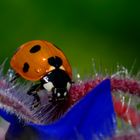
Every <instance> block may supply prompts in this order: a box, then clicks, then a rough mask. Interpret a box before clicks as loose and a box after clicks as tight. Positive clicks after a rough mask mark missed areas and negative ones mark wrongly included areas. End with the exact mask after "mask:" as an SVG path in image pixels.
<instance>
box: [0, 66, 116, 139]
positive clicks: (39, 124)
mask: <svg viewBox="0 0 140 140" xmlns="http://www.w3.org/2000/svg"><path fill="white" fill-rule="evenodd" d="M2 67H3V66H1V69H0V70H1V72H0V115H1V116H2V117H3V118H4V119H5V120H7V121H8V122H9V123H10V126H9V129H8V131H7V133H6V136H5V137H6V139H7V140H11V139H12V140H16V139H17V140H23V139H28V140H46V139H48V140H66V139H67V140H92V139H93V140H94V139H99V140H101V139H105V138H110V137H112V136H113V135H114V133H115V129H116V117H115V113H114V108H113V102H112V96H111V86H110V80H109V79H106V80H103V81H102V82H101V81H100V82H99V81H98V82H96V84H95V85H96V86H93V85H92V87H90V86H89V85H88V84H87V83H86V82H85V84H84V86H83V85H81V84H79V83H75V84H74V85H73V86H72V88H71V90H70V93H69V99H68V100H67V101H66V102H65V103H60V104H55V105H54V104H51V103H50V102H48V100H47V97H46V96H44V94H42V100H41V101H42V104H41V106H40V107H39V108H37V109H33V108H32V101H33V98H32V97H30V96H29V95H27V94H26V92H27V91H28V89H29V88H30V84H26V85H23V84H17V83H10V82H9V77H10V76H9V75H8V76H3V75H2ZM10 74H11V73H10ZM97 83H98V84H97ZM83 87H84V89H83ZM45 92H46V91H45ZM40 94H41V93H40ZM45 95H47V94H46V93H45Z"/></svg>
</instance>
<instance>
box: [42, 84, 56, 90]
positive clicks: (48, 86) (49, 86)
mask: <svg viewBox="0 0 140 140" xmlns="http://www.w3.org/2000/svg"><path fill="white" fill-rule="evenodd" d="M43 87H44V88H45V89H46V90H47V91H48V92H50V91H52V88H54V85H53V83H52V82H48V83H45V84H43Z"/></svg>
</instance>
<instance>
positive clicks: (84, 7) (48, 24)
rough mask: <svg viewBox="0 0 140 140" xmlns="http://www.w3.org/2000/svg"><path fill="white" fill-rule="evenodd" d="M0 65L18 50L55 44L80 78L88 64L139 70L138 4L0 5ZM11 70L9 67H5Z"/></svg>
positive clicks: (18, 0)
mask: <svg viewBox="0 0 140 140" xmlns="http://www.w3.org/2000/svg"><path fill="white" fill-rule="evenodd" d="M0 33H1V39H0V62H1V63H2V62H3V60H4V59H5V58H6V57H8V58H9V59H8V60H10V58H11V56H12V55H13V53H14V51H15V50H16V48H17V47H19V46H20V45H21V44H23V43H25V42H27V41H30V40H34V39H43V40H48V41H50V42H53V43H54V44H56V45H57V46H58V47H60V48H61V49H62V50H63V51H64V52H65V54H66V55H67V57H68V59H69V61H70V63H71V65H72V67H73V69H77V70H78V71H79V72H80V73H81V74H85V72H87V73H88V72H89V73H90V71H91V70H92V58H94V59H95V61H96V63H97V65H99V66H102V67H103V69H105V68H107V69H109V70H111V69H114V68H115V67H116V65H117V64H122V65H124V66H125V67H127V68H128V69H130V68H131V67H132V64H133V62H134V61H135V60H136V64H135V71H137V70H139V69H140V2H139V1H135V0H134V1H126V0H117V1H113V0H106V1H105V0H61V1H60V0H52V1H51V0H1V1H0ZM8 66H9V64H8V63H7V67H8Z"/></svg>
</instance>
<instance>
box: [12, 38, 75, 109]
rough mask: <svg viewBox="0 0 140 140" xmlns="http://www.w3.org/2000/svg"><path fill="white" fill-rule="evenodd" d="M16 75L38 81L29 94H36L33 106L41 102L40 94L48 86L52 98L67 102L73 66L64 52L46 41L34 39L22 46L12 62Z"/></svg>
mask: <svg viewBox="0 0 140 140" xmlns="http://www.w3.org/2000/svg"><path fill="white" fill-rule="evenodd" d="M10 65H11V68H12V69H13V70H14V71H15V73H16V75H19V76H21V77H22V78H24V79H26V80H29V81H34V82H36V81H39V83H38V84H35V85H33V86H32V87H31V88H30V89H29V91H28V92H27V94H29V95H32V96H34V102H33V105H34V106H38V105H39V104H40V98H39V95H38V94H37V93H38V91H39V90H41V89H45V90H47V93H48V94H49V93H51V94H50V95H51V96H50V101H51V102H59V101H64V100H66V99H67V97H68V92H69V89H70V87H71V84H72V69H71V66H70V64H69V62H68V60H67V58H66V56H65V55H64V53H63V52H62V51H61V50H60V49H59V48H58V47H56V46H55V45H53V44H52V43H50V42H48V41H44V40H33V41H30V42H27V43H25V44H23V45H21V46H20V47H19V49H18V50H17V51H16V53H15V54H14V55H13V57H12V58H11V61H10Z"/></svg>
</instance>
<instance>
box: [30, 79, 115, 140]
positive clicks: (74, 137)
mask: <svg viewBox="0 0 140 140" xmlns="http://www.w3.org/2000/svg"><path fill="white" fill-rule="evenodd" d="M110 91H111V87H110V80H109V79H106V80H104V81H103V82H102V83H101V84H99V85H98V86H97V87H96V88H95V89H93V90H92V91H90V92H89V93H88V94H87V95H86V96H85V97H83V99H81V100H80V101H79V102H78V103H77V104H75V105H74V106H73V107H72V108H71V109H70V110H69V112H68V113H67V114H66V115H64V117H63V118H61V119H60V120H58V121H57V122H55V123H53V124H51V125H46V126H41V125H40V126H39V125H33V126H32V127H33V128H35V130H36V133H38V135H39V140H46V139H48V140H79V139H82V140H91V139H94V138H98V139H100V140H101V139H102V138H105V137H111V136H112V135H113V134H114V132H115V128H116V119H115V113H114V108H113V102H112V97H111V93H110Z"/></svg>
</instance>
